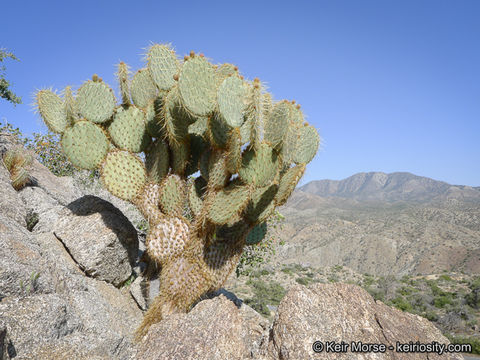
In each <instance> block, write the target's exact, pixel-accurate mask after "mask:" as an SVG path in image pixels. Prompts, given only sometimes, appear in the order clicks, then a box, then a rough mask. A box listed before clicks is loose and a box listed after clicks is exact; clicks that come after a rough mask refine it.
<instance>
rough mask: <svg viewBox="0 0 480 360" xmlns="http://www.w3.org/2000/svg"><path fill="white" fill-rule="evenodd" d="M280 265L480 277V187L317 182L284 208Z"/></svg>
mask: <svg viewBox="0 0 480 360" xmlns="http://www.w3.org/2000/svg"><path fill="white" fill-rule="evenodd" d="M281 212H282V214H283V215H284V216H285V225H284V227H283V229H282V231H280V232H279V236H280V238H281V239H282V240H285V245H283V246H281V247H280V249H279V251H278V253H277V255H276V259H275V261H276V262H278V263H287V264H288V263H304V264H307V265H310V266H314V267H325V266H335V265H343V266H348V267H349V268H351V269H353V270H355V271H357V272H359V273H370V274H375V275H379V276H381V275H395V276H403V275H417V274H433V273H439V272H442V271H444V270H445V271H458V272H464V273H467V274H475V273H477V274H478V273H480V188H479V187H470V186H463V185H450V184H447V183H445V182H441V181H436V180H433V179H429V178H425V177H420V176H416V175H413V174H410V173H400V172H398V173H392V174H385V173H381V172H370V173H359V174H355V175H353V176H351V177H349V178H347V179H344V180H341V181H333V180H320V181H312V182H310V183H308V184H306V185H304V186H302V187H300V188H299V189H297V190H296V191H295V193H294V194H293V196H292V197H291V198H290V200H289V201H288V203H287V204H286V205H285V206H284V207H283V208H282V209H281Z"/></svg>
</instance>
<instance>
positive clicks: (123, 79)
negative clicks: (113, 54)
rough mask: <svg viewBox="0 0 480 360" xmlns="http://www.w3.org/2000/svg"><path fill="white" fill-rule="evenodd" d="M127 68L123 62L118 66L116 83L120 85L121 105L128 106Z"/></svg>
mask: <svg viewBox="0 0 480 360" xmlns="http://www.w3.org/2000/svg"><path fill="white" fill-rule="evenodd" d="M129 72H130V71H129V70H128V66H127V64H125V63H124V62H123V61H122V62H120V63H119V64H118V71H117V77H118V83H119V85H120V95H121V97H122V104H123V105H130V89H129V86H128V85H129V84H128V74H129Z"/></svg>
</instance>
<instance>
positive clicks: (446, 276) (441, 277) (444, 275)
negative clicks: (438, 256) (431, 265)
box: [439, 274, 453, 281]
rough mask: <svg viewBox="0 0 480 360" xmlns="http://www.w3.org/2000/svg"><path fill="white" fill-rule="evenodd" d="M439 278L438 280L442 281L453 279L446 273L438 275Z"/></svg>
mask: <svg viewBox="0 0 480 360" xmlns="http://www.w3.org/2000/svg"><path fill="white" fill-rule="evenodd" d="M439 279H440V280H443V281H453V279H452V278H451V277H450V276H448V275H446V274H442V275H440V276H439Z"/></svg>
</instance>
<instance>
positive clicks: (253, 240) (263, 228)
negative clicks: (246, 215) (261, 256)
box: [246, 222, 267, 245]
mask: <svg viewBox="0 0 480 360" xmlns="http://www.w3.org/2000/svg"><path fill="white" fill-rule="evenodd" d="M266 234H267V223H264V222H263V223H261V224H258V225H255V226H254V227H253V229H252V230H250V232H249V233H248V235H247V239H246V243H247V245H257V244H258V243H260V242H261V241H262V240H263V239H264V238H265V235H266Z"/></svg>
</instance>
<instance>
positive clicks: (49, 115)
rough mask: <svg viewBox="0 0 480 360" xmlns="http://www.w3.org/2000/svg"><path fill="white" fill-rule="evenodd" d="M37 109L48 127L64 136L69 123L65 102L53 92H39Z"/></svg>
mask: <svg viewBox="0 0 480 360" xmlns="http://www.w3.org/2000/svg"><path fill="white" fill-rule="evenodd" d="M36 97H37V108H38V111H39V112H40V115H41V116H42V118H43V120H44V121H45V124H46V125H47V127H48V128H49V129H50V130H51V131H53V132H55V133H58V134H62V133H63V132H64V131H65V129H66V128H67V126H68V125H69V121H68V120H67V111H66V109H65V105H64V104H63V100H62V99H61V98H60V96H58V95H57V94H55V93H54V92H53V91H51V90H40V91H39V92H37V95H36Z"/></svg>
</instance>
